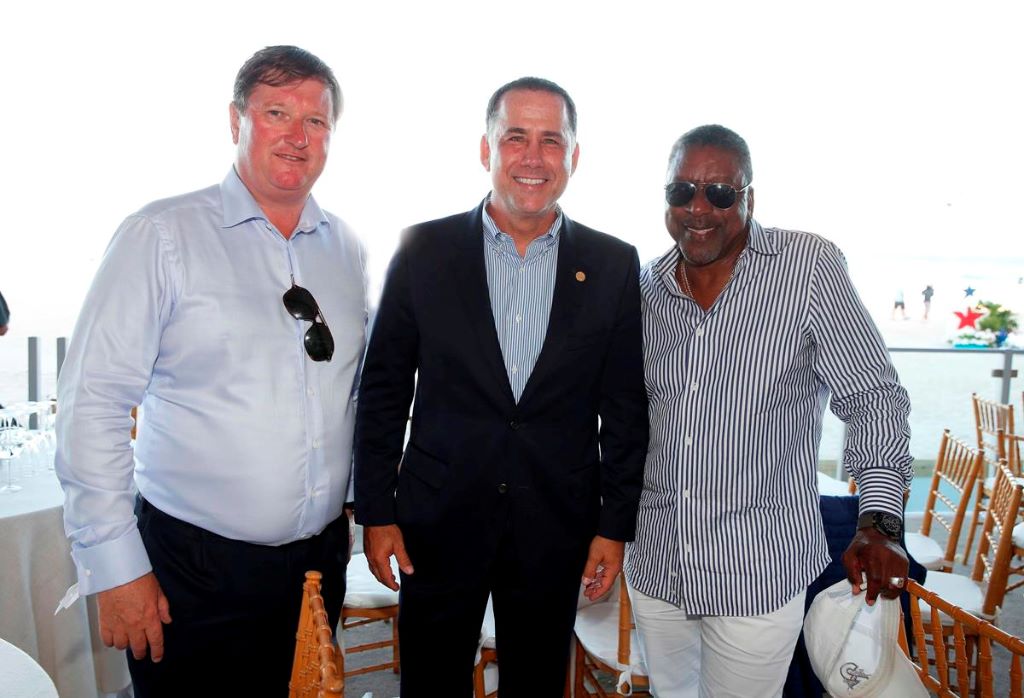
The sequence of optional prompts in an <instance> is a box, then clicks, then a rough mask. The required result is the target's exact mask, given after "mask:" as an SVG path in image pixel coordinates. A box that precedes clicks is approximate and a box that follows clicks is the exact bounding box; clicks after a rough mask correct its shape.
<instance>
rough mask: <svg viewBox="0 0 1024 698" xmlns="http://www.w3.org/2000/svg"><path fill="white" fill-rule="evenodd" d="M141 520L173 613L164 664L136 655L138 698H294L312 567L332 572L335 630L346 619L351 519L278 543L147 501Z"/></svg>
mask: <svg viewBox="0 0 1024 698" xmlns="http://www.w3.org/2000/svg"><path fill="white" fill-rule="evenodd" d="M136 515H137V516H138V519H139V531H140V533H141V534H142V541H143V543H144V544H145V546H146V552H147V553H148V554H149V559H150V562H151V563H152V565H153V572H154V573H155V574H156V578H157V581H158V582H159V583H160V587H161V588H162V589H163V592H164V594H165V595H166V596H167V600H168V602H169V603H170V611H171V623H169V624H167V625H164V628H163V630H164V643H165V649H164V658H163V660H162V661H161V662H160V663H158V664H154V663H153V662H152V661H150V659H149V657H146V658H145V659H142V660H135V659H134V658H133V657H132V653H131V650H130V649H129V650H128V669H129V671H130V672H131V675H132V684H133V687H134V690H135V696H136V698H162V697H164V696H166V697H168V698H170V697H174V698H182V697H184V696H189V697H190V698H191V697H196V698H201V697H202V696H222V695H252V696H267V697H268V698H272V697H275V696H280V697H281V698H284V697H285V696H287V695H288V679H289V678H290V677H291V666H292V658H293V655H294V652H295V631H296V629H297V628H298V623H299V608H300V606H301V604H302V583H303V580H304V579H305V573H306V571H307V570H319V571H321V572H322V573H323V582H322V584H323V589H322V592H321V593H322V595H323V597H324V602H325V605H326V607H327V612H328V615H329V616H330V622H331V627H336V626H337V623H338V618H339V617H340V615H341V606H342V602H343V601H344V598H345V567H346V565H347V561H348V517H347V516H345V515H344V514H343V515H341V516H340V517H338V519H337V520H335V521H334V522H332V523H331V524H329V525H328V526H327V528H325V529H324V530H323V531H322V532H321V533H320V534H319V535H317V536H314V537H312V538H309V539H306V540H301V541H295V542H293V543H288V544H286V545H281V546H268V545H255V544H253V543H244V542H241V541H236V540H231V539H228V538H224V537H222V536H218V535H217V534H215V533H211V532H209V531H207V530H204V529H202V528H199V527H197V526H193V525H192V524H189V523H185V522H184V521H180V520H178V519H175V518H174V517H172V516H169V515H168V514H165V513H164V512H162V511H160V510H159V509H157V508H155V507H154V506H153V505H151V504H150V503H149V502H146V501H145V500H144V499H142V498H141V497H140V498H139V501H138V503H137V504H136Z"/></svg>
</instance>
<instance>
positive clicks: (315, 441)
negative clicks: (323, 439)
mask: <svg viewBox="0 0 1024 698" xmlns="http://www.w3.org/2000/svg"><path fill="white" fill-rule="evenodd" d="M313 448H320V439H313Z"/></svg>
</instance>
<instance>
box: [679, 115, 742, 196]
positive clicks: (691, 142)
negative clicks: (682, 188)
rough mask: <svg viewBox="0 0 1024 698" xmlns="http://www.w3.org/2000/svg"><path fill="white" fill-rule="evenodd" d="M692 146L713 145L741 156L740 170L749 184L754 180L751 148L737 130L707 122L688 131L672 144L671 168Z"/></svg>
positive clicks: (738, 156)
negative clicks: (681, 154)
mask: <svg viewBox="0 0 1024 698" xmlns="http://www.w3.org/2000/svg"><path fill="white" fill-rule="evenodd" d="M690 146H711V147H713V148H721V149H722V150H728V151H729V152H731V153H734V154H735V155H736V157H737V158H739V161H740V170H741V171H742V172H743V175H744V176H745V177H746V181H747V184H749V183H750V182H752V181H754V166H753V165H752V164H751V162H750V148H749V147H747V142H746V141H745V140H743V138H742V137H741V136H740V135H739V134H738V133H736V132H735V131H733V130H731V129H728V128H726V127H725V126H719V125H718V124H706V125H704V126H698V127H697V128H695V129H691V130H689V131H687V132H686V133H684V134H683V135H682V136H680V137H679V140H677V141H676V142H675V145H673V146H672V153H671V154H670V155H669V156H668V166H669V168H671V167H672V166H673V165H674V163H675V162H676V158H678V157H679V154H680V153H682V152H683V151H684V150H685V149H686V148H688V147H690Z"/></svg>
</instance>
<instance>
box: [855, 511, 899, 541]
mask: <svg viewBox="0 0 1024 698" xmlns="http://www.w3.org/2000/svg"><path fill="white" fill-rule="evenodd" d="M857 528H858V530H859V529H861V528H873V529H875V530H876V531H878V532H879V533H881V534H882V535H883V536H885V537H886V538H888V539H889V540H893V541H896V542H897V543H899V542H900V540H902V539H903V519H901V518H900V517H898V516H896V515H894V514H889V513H887V512H884V511H866V512H864V513H863V514H861V515H860V516H859V517H857Z"/></svg>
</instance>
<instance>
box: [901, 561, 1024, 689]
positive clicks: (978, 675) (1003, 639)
mask: <svg viewBox="0 0 1024 698" xmlns="http://www.w3.org/2000/svg"><path fill="white" fill-rule="evenodd" d="M906 591H907V593H908V594H909V595H910V617H911V624H912V627H913V637H914V652H910V651H909V650H908V646H907V644H908V643H907V638H906V633H905V630H904V627H903V624H902V623H901V624H900V646H901V647H902V648H903V651H904V652H906V653H907V656H908V657H910V660H911V661H912V662H913V663H914V666H915V667H916V668H917V673H918V675H919V676H920V677H921V682H922V683H924V685H925V687H927V688H928V690H930V691H932V692H934V693H936V694H937V695H939V696H940V698H953V697H959V696H968V695H976V696H979V697H980V698H994V692H993V691H994V689H993V678H994V677H993V673H992V646H993V644H994V645H996V646H997V647H1002V648H1005V649H1006V650H1007V651H1009V652H1010V654H1011V659H1010V669H1009V680H1010V690H1009V698H1024V690H1022V686H1021V685H1022V682H1024V672H1022V659H1021V658H1022V656H1024V640H1021V639H1020V638H1019V637H1014V636H1013V635H1010V634H1009V633H1007V632H1004V631H1003V630H1000V629H999V628H997V627H995V626H994V625H992V624H991V623H989V622H987V621H984V620H982V619H980V618H978V617H977V616H974V615H972V614H970V613H967V612H966V611H965V610H964V609H962V608H959V607H958V606H955V605H953V604H952V603H950V602H949V601H947V600H945V599H943V598H941V597H940V596H939V595H938V594H936V593H935V592H933V591H929V590H928V589H926V588H925V587H923V586H921V585H920V584H918V583H917V582H915V581H914V580H913V579H908V580H907V589H906ZM922 607H924V608H926V609H927V612H925V611H923V610H922ZM972 678H973V679H974V681H973V686H972V681H971V679H972Z"/></svg>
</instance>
